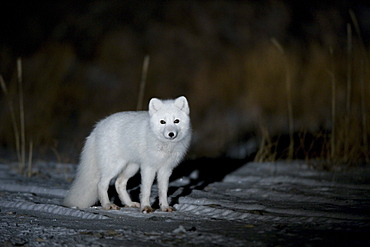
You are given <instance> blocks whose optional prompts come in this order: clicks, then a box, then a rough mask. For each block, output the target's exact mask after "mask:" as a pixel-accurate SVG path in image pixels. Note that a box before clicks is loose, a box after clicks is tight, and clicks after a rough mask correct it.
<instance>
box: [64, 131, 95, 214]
mask: <svg viewBox="0 0 370 247" xmlns="http://www.w3.org/2000/svg"><path fill="white" fill-rule="evenodd" d="M95 154H96V152H95V138H94V134H91V135H90V136H89V137H88V138H87V140H86V143H85V146H84V148H83V150H82V154H81V160H80V164H79V165H78V169H77V174H76V178H75V180H74V182H73V184H72V186H71V188H70V190H69V191H68V193H67V196H66V197H65V199H64V202H63V205H64V206H67V207H78V208H87V207H90V206H92V205H94V204H95V203H96V202H97V200H98V183H99V180H100V176H99V170H98V165H97V160H96V158H95Z"/></svg>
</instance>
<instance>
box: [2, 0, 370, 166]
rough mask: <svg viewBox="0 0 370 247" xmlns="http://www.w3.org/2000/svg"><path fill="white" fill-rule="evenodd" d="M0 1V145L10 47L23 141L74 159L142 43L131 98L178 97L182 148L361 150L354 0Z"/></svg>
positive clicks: (360, 157) (221, 152) (124, 81)
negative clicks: (184, 109) (185, 115)
mask: <svg viewBox="0 0 370 247" xmlns="http://www.w3.org/2000/svg"><path fill="white" fill-rule="evenodd" d="M2 5H3V6H2V7H1V11H2V13H1V23H0V25H1V26H0V27H1V33H0V39H1V40H0V42H1V43H0V45H1V47H0V74H1V75H2V76H3V78H4V81H5V84H6V86H7V89H8V94H7V95H4V94H3V93H2V94H1V96H0V145H1V150H2V152H1V153H2V155H3V157H2V159H12V158H14V157H15V155H14V153H15V142H16V141H15V137H14V131H13V129H14V124H13V123H12V121H11V117H10V116H11V115H10V113H11V111H10V110H9V102H12V104H13V106H14V112H15V115H16V117H17V123H18V124H19V119H18V118H19V117H18V116H19V84H18V82H17V63H16V60H17V58H18V57H21V58H22V75H23V83H22V84H23V90H22V93H23V97H24V114H25V134H26V143H27V149H28V144H29V143H30V142H31V141H32V143H33V153H34V158H35V159H58V160H59V161H63V162H76V161H77V159H78V155H79V152H80V150H81V147H82V145H83V142H84V138H85V137H86V136H87V135H88V134H89V132H90V131H91V129H92V127H93V125H94V124H95V123H96V122H97V121H98V120H99V119H101V118H103V117H105V116H107V115H109V114H111V113H114V112H117V111H123V110H136V105H137V101H138V94H139V84H140V80H141V70H142V63H143V59H144V57H145V55H150V65H149V70H148V77H147V83H146V87H145V91H144V102H143V105H144V106H145V107H144V109H147V107H146V106H147V103H148V101H149V99H150V98H151V97H159V98H174V97H177V96H180V95H186V96H187V98H188V100H189V103H190V107H191V117H192V123H193V128H194V138H193V143H192V146H191V150H190V152H189V155H188V158H190V159H195V158H201V157H203V158H218V157H221V156H223V157H224V156H226V157H231V158H236V159H245V158H246V159H253V158H254V157H255V155H256V154H258V155H259V157H260V158H261V160H268V159H279V158H286V157H287V147H288V146H289V134H292V133H294V154H293V158H300V159H304V158H308V159H328V157H329V158H331V159H333V158H336V160H343V161H344V162H348V161H350V160H352V161H354V162H357V163H358V162H364V161H366V158H368V153H369V152H370V150H369V148H368V144H367V143H368V139H369V129H370V127H369V126H368V123H369V122H370V119H369V114H368V112H369V111H368V109H369V108H370V100H369V99H370V95H369V94H370V88H369V50H368V43H369V40H370V4H368V3H367V1H293V0H292V1H288V0H287V1H113V0H108V1H87V0H85V1H70V0H67V1H37V2H34V1H27V2H23V1H13V2H11V3H9V2H8V3H2ZM350 13H353V15H352V17H351V15H350ZM349 31H350V33H351V35H349ZM349 37H350V38H349ZM287 84H289V85H290V88H289V89H287ZM333 85H334V87H333ZM289 99H290V100H289ZM333 104H335V108H334V110H333V108H332V107H333ZM289 106H290V107H291V109H292V115H291V117H292V119H293V129H291V130H290V129H289V113H288V112H289V111H288V109H289ZM333 111H334V113H335V116H334V118H333ZM333 127H334V130H333ZM18 128H20V126H18ZM333 136H334V142H331V141H332V140H333V139H332V138H333ZM333 143H335V144H336V145H335V147H333ZM258 150H259V151H260V152H259V153H258ZM261 150H262V151H263V152H262V151H261Z"/></svg>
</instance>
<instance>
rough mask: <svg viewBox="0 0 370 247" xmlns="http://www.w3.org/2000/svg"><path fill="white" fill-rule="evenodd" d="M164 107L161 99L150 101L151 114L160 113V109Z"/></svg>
mask: <svg viewBox="0 0 370 247" xmlns="http://www.w3.org/2000/svg"><path fill="white" fill-rule="evenodd" d="M162 106H163V102H162V101H161V100H160V99H157V98H152V99H151V100H150V101H149V114H150V115H153V114H154V113H156V112H157V111H159V109H161V108H162Z"/></svg>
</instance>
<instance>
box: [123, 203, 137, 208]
mask: <svg viewBox="0 0 370 247" xmlns="http://www.w3.org/2000/svg"><path fill="white" fill-rule="evenodd" d="M125 207H127V208H140V203H138V202H131V204H126V205H125Z"/></svg>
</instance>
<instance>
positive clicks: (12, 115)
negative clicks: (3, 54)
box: [0, 75, 21, 162]
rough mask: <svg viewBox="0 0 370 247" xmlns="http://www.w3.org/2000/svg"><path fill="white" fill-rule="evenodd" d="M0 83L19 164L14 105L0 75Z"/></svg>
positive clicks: (18, 144) (18, 140)
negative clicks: (7, 109)
mask: <svg viewBox="0 0 370 247" xmlns="http://www.w3.org/2000/svg"><path fill="white" fill-rule="evenodd" d="M0 83H1V89H2V91H3V93H4V95H5V98H6V101H7V103H8V107H9V111H10V118H11V121H12V126H13V132H14V139H15V150H16V153H17V159H18V162H19V161H20V160H21V149H20V135H19V129H18V124H17V118H16V117H15V110H14V105H13V101H12V100H11V98H10V96H9V92H8V89H7V87H6V84H5V81H4V78H3V77H2V76H1V75H0Z"/></svg>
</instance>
